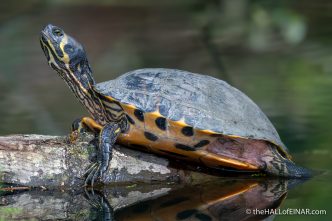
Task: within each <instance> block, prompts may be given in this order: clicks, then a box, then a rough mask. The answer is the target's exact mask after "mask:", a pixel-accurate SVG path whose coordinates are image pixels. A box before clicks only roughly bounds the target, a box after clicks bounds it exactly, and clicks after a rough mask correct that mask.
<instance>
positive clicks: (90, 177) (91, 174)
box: [84, 163, 99, 187]
mask: <svg viewBox="0 0 332 221" xmlns="http://www.w3.org/2000/svg"><path fill="white" fill-rule="evenodd" d="M98 168H99V164H98V163H93V164H91V166H90V167H89V168H88V169H87V171H86V172H85V174H84V176H85V177H86V178H85V182H84V186H91V187H93V184H94V180H95V179H96V178H97V177H96V176H95V175H96V173H98Z"/></svg>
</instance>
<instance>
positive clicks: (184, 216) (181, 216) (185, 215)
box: [176, 209, 197, 220]
mask: <svg viewBox="0 0 332 221" xmlns="http://www.w3.org/2000/svg"><path fill="white" fill-rule="evenodd" d="M195 213H197V210H196V209H189V210H184V211H182V212H179V213H178V214H176V218H177V219H179V220H184V219H187V218H189V217H191V216H193V215H194V214H195Z"/></svg>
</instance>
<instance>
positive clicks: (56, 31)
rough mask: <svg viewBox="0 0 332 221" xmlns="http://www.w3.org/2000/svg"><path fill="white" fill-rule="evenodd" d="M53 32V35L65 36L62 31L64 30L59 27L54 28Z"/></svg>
mask: <svg viewBox="0 0 332 221" xmlns="http://www.w3.org/2000/svg"><path fill="white" fill-rule="evenodd" d="M52 33H53V35H55V36H58V37H61V36H63V33H62V31H61V30H60V29H59V28H54V29H53V30H52Z"/></svg>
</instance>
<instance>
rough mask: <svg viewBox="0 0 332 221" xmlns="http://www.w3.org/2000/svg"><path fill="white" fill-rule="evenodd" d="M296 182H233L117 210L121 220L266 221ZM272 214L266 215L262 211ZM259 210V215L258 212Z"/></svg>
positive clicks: (187, 189) (189, 188) (177, 192)
mask: <svg viewBox="0 0 332 221" xmlns="http://www.w3.org/2000/svg"><path fill="white" fill-rule="evenodd" d="M292 182H293V183H292ZM294 182H296V180H277V179H271V180H267V179H264V180H263V179H261V180H249V179H247V180H240V179H239V180H236V179H235V180H231V179H226V180H224V181H221V182H211V183H208V184H204V185H198V186H187V187H185V188H184V189H179V190H174V191H171V192H170V193H169V194H167V195H165V196H162V197H159V198H157V199H154V200H149V201H146V202H141V203H138V204H136V205H133V206H130V207H126V208H123V209H121V210H117V211H116V212H115V213H114V217H115V218H116V220H117V221H134V220H135V221H143V220H144V221H148V220H202V221H213V220H216V221H217V220H265V218H266V217H268V216H271V215H273V214H272V212H273V210H274V209H278V208H279V207H280V206H281V203H282V202H283V201H284V200H285V199H286V196H287V191H288V188H289V186H293V187H294V186H295V185H296V184H299V182H296V183H294ZM267 210H269V211H271V213H270V214H267V213H266V214H263V212H261V211H267ZM258 211H259V212H258Z"/></svg>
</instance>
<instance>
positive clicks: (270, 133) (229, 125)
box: [95, 68, 288, 155]
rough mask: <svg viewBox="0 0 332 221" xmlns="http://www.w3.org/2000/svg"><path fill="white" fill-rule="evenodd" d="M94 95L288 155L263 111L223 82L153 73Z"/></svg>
mask: <svg viewBox="0 0 332 221" xmlns="http://www.w3.org/2000/svg"><path fill="white" fill-rule="evenodd" d="M95 89H96V90H97V91H98V92H99V93H100V94H101V95H105V96H109V97H113V98H114V99H116V100H117V101H119V102H120V103H123V104H130V105H134V106H135V107H136V108H138V109H140V110H141V111H143V112H154V111H159V112H160V114H161V115H163V116H164V117H165V118H167V119H169V120H172V121H179V120H183V121H184V122H185V123H186V124H188V125H190V126H191V127H193V128H194V129H197V130H204V131H209V132H210V133H215V134H223V135H229V136H235V137H242V138H248V139H255V140H265V141H268V142H271V143H273V144H275V145H277V146H278V147H279V148H280V149H281V150H282V151H283V152H285V153H286V154H287V155H288V150H287V148H286V146H285V145H284V144H283V143H282V141H281V140H280V137H279V135H278V133H277V131H276V129H275V128H274V126H273V125H272V123H271V122H270V120H269V119H268V118H267V116H266V115H265V114H264V113H263V112H262V110H261V109H260V108H259V107H258V106H257V105H256V104H255V103H254V102H253V101H252V100H251V99H250V98H249V97H247V96H246V95H245V94H244V93H242V92H241V91H239V90H238V89H236V88H234V87H232V86H231V85H229V84H228V83H226V82H225V81H222V80H220V79H216V78H214V77H211V76H208V75H201V74H196V73H191V72H188V71H182V70H175V69H161V68H148V69H139V70H134V71H131V72H128V73H125V74H124V75H121V76H120V77H118V78H116V79H115V80H110V81H106V82H102V83H99V84H97V85H95ZM179 136H181V135H179Z"/></svg>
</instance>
